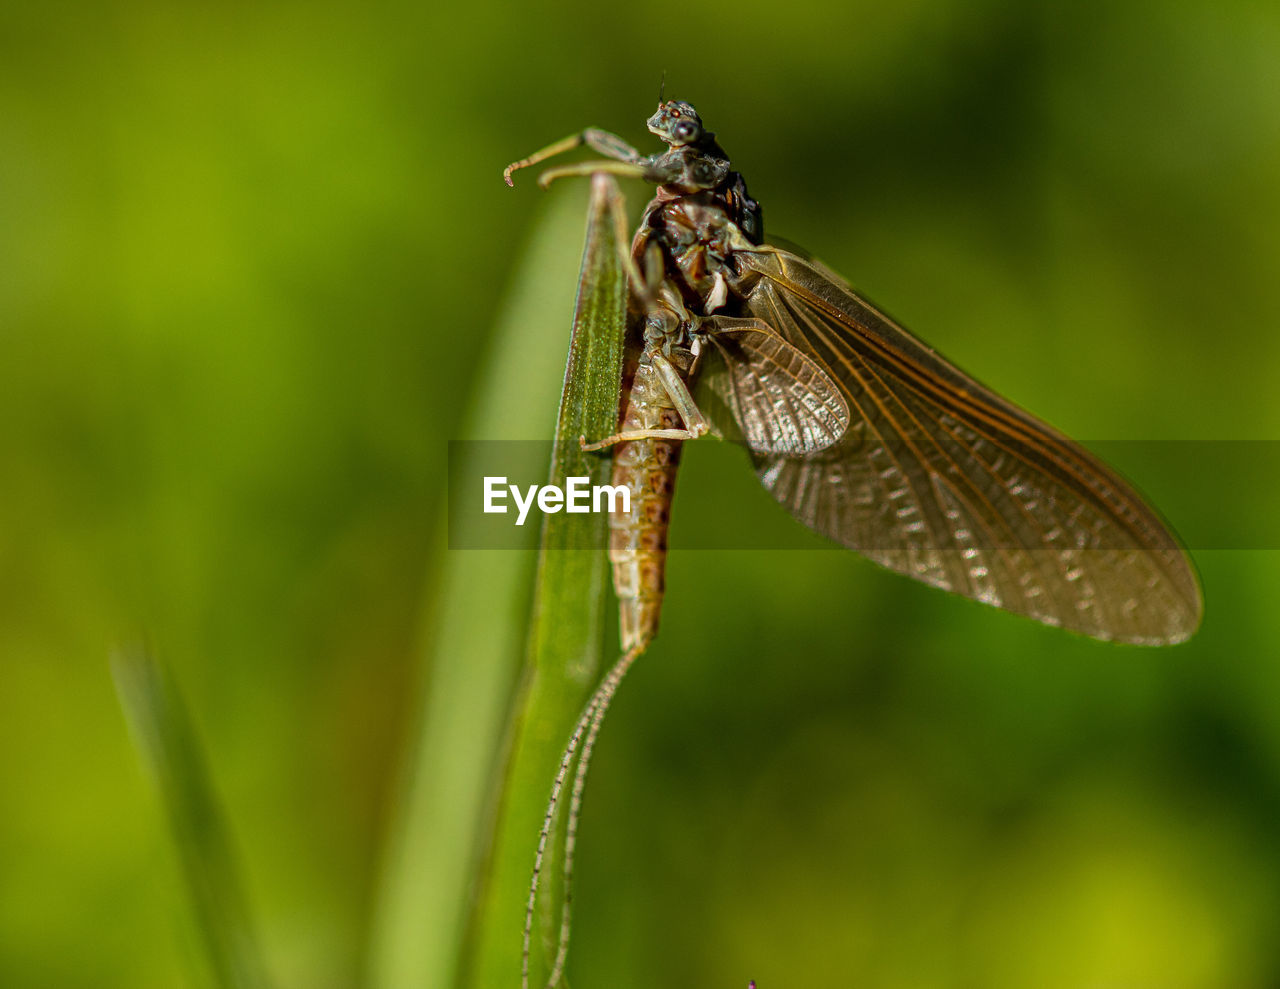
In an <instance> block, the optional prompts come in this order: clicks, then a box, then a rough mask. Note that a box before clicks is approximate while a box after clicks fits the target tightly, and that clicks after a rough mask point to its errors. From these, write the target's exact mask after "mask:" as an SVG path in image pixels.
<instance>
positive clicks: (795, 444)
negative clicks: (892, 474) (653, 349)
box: [698, 317, 849, 457]
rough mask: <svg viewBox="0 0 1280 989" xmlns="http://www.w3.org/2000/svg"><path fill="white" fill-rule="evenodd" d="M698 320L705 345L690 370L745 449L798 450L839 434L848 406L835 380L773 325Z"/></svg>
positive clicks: (845, 422)
mask: <svg viewBox="0 0 1280 989" xmlns="http://www.w3.org/2000/svg"><path fill="white" fill-rule="evenodd" d="M702 328H703V331H704V333H705V334H706V339H707V340H708V341H709V343H710V345H711V348H710V352H709V353H708V354H707V355H706V358H705V360H704V363H703V368H702V370H701V372H700V374H699V378H698V387H699V390H700V394H703V395H705V393H706V391H710V392H712V393H713V394H714V395H715V396H716V397H717V398H718V399H719V400H720V402H721V403H723V404H724V405H725V407H726V408H727V409H728V411H729V414H730V415H731V416H732V418H733V420H734V422H735V423H736V424H737V427H738V431H739V432H740V433H741V436H742V439H743V441H744V442H745V443H746V445H747V446H748V447H749V448H750V449H751V450H752V452H754V453H778V454H784V455H786V456H792V457H795V456H801V455H803V454H809V453H815V452H817V451H819V450H824V449H826V448H827V447H830V446H832V445H833V444H835V443H836V442H837V441H838V440H839V439H840V437H841V436H843V435H844V433H845V430H846V429H847V428H848V426H849V406H848V403H846V402H845V400H844V396H843V395H842V394H841V392H840V387H839V385H837V384H836V383H835V382H834V381H833V380H831V377H830V376H829V375H828V374H827V373H826V372H825V371H824V370H823V369H822V368H821V367H819V366H818V364H817V363H816V362H815V361H814V360H813V358H811V357H809V356H808V355H806V354H805V353H804V352H803V351H801V350H800V349H798V348H797V347H795V346H794V345H793V344H791V343H788V342H787V340H785V339H784V338H783V337H782V336H780V335H779V334H778V331H777V330H775V329H774V328H773V327H771V326H768V325H767V324H765V323H762V322H760V321H759V320H755V319H726V318H724V317H712V318H710V319H707V320H705V321H704V322H703V327H702ZM706 411H708V412H710V411H711V410H710V409H709V408H708V409H707V410H706Z"/></svg>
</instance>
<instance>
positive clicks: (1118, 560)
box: [737, 250, 1202, 645]
mask: <svg viewBox="0 0 1280 989" xmlns="http://www.w3.org/2000/svg"><path fill="white" fill-rule="evenodd" d="M737 257H738V258H740V259H741V261H742V263H743V264H744V265H745V266H747V267H750V268H753V269H755V270H756V271H758V272H759V273H760V275H761V278H760V280H759V281H758V282H757V283H756V285H755V286H754V287H753V288H752V290H751V291H750V293H749V295H748V297H747V308H748V310H749V311H750V313H751V315H752V316H754V317H756V318H758V319H760V320H762V321H764V322H766V323H768V324H769V325H770V326H772V327H773V328H775V329H776V330H777V332H778V333H779V334H780V335H781V336H782V337H784V338H785V339H786V340H787V341H788V342H790V343H792V344H793V345H795V346H796V347H797V348H798V349H799V350H801V351H802V352H804V353H806V354H808V355H809V356H811V357H812V358H813V359H814V360H816V361H817V362H818V363H819V364H820V365H821V366H822V367H823V368H824V369H826V370H827V372H828V373H829V374H830V376H831V377H832V378H833V379H834V380H835V381H836V382H838V384H839V386H840V388H841V390H842V391H843V392H844V395H845V398H846V400H847V402H848V405H849V409H850V412H851V420H852V421H851V423H850V425H849V427H848V429H847V430H846V432H845V434H844V436H843V437H842V438H841V440H840V442H839V443H837V444H836V445H835V446H833V447H830V448H829V449H827V450H825V451H822V452H819V453H813V454H809V455H806V456H786V455H777V454H769V455H757V457H756V466H757V470H758V473H759V475H760V479H761V481H762V482H763V483H764V485H765V486H766V487H767V488H768V489H769V490H770V491H771V492H772V493H773V495H774V497H776V498H777V499H778V501H780V502H781V503H782V504H783V505H785V506H786V507H787V509H788V510H789V511H790V512H791V513H792V514H793V515H795V516H796V518H798V519H799V520H800V521H802V522H804V523H805V524H806V525H808V526H810V527H811V528H813V529H815V530H817V531H818V532H820V533H823V534H824V535H826V536H829V537H830V538H832V539H834V540H836V541H837V542H839V543H842V544H843V545H845V546H848V547H850V548H852V549H856V550H858V551H860V552H862V553H864V554H865V555H867V556H868V557H870V558H871V559H873V560H875V561H876V562H877V563H880V564H882V565H884V566H886V567H889V568H890V569H892V570H896V571H898V572H900V573H904V574H906V575H908V576H910V577H913V578H915V579H917V580H921V581H924V582H925V583H928V584H932V585H934V586H936V587H941V588H943V589H945V590H949V591H954V592H956V593H958V594H963V595H965V596H966V597H970V598H973V599H975V600H978V601H982V602H985V603H987V604H990V605H994V606H996V607H999V608H1005V609H1007V610H1009V611H1014V612H1018V613H1020V614H1024V615H1027V616H1029V617H1031V618H1034V619H1036V620H1038V621H1041V622H1045V623H1046V624H1050V625H1061V626H1064V627H1066V628H1069V629H1073V630H1075V631H1077V632H1082V633H1084V634H1086V635H1090V636H1093V637H1095V638H1099V639H1115V640H1119V641H1122V642H1131V643H1140V644H1151V645H1155V644H1162V643H1171V642H1180V641H1182V640H1183V639H1186V638H1187V637H1189V636H1190V635H1191V634H1192V633H1193V632H1194V631H1195V630H1196V628H1197V626H1198V625H1199V623H1200V615H1201V610H1202V604H1201V597H1200V588H1199V585H1198V583H1197V580H1196V577H1195V573H1194V571H1193V569H1192V567H1191V563H1190V561H1189V560H1188V559H1187V556H1186V554H1185V552H1184V551H1183V550H1182V548H1181V547H1180V546H1179V544H1178V541H1177V538H1176V537H1175V536H1174V535H1173V533H1172V532H1171V531H1170V530H1169V528H1168V526H1166V525H1165V523H1164V522H1163V521H1161V519H1160V518H1159V516H1157V515H1156V513H1155V512H1154V511H1153V510H1152V509H1151V508H1150V507H1149V506H1148V505H1147V504H1146V502H1145V501H1144V500H1143V499H1142V497H1141V496H1140V495H1139V494H1138V493H1137V492H1136V491H1134V489H1133V488H1132V487H1131V486H1130V485H1129V484H1128V483H1127V482H1125V481H1124V480H1122V479H1121V478H1120V477H1119V476H1118V475H1117V474H1116V473H1115V472H1114V471H1112V470H1111V469H1110V468H1109V467H1107V466H1106V465H1105V464H1104V463H1102V461H1100V460H1099V459H1098V458H1097V457H1095V456H1093V455H1092V454H1091V453H1089V452H1088V451H1087V450H1085V449H1084V448H1083V447H1081V446H1080V445H1079V444H1077V443H1075V442H1073V441H1072V440H1070V439H1068V438H1067V437H1065V436H1063V435H1062V434H1061V433H1059V432H1058V431H1057V430H1055V429H1053V428H1052V427H1050V426H1048V425H1046V424H1045V423H1043V422H1041V421H1040V420H1038V419H1036V418H1035V417H1034V416H1032V415H1030V414H1029V413H1027V412H1025V411H1023V410H1022V409H1019V408H1018V407H1017V406H1015V405H1013V404H1012V403H1010V402H1008V401H1006V400H1005V399H1003V398H1001V397H1000V396H998V395H996V394H995V393H994V392H992V391H990V390H989V389H987V388H985V387H983V386H982V385H980V384H978V383H977V382H976V381H974V380H973V379H972V378H970V377H968V376H967V375H966V374H964V373H963V372H962V371H960V370H959V369H958V368H956V367H954V366H953V365H951V364H949V363H948V362H947V361H946V360H944V359H943V358H942V357H940V356H939V355H938V354H936V353H934V352H933V351H932V350H930V349H929V348H928V347H926V346H925V345H924V344H922V343H921V342H920V341H919V340H917V339H916V338H915V337H913V336H912V335H911V334H910V333H908V332H907V331H906V330H905V329H903V328H902V327H901V326H899V325H898V324H896V323H895V322H893V320H891V319H890V318H889V317H888V316H886V315H885V314H883V313H881V312H880V311H879V310H877V309H876V308H875V307H874V306H872V305H871V304H870V303H869V302H867V301H866V300H864V299H862V298H860V297H858V296H857V295H856V294H854V293H853V292H852V290H850V289H848V288H847V287H846V286H844V285H843V284H842V283H840V282H839V281H838V279H835V278H834V277H833V276H830V274H829V273H828V272H827V271H826V270H825V269H823V268H822V267H821V266H820V265H818V264H817V263H816V262H809V261H806V260H804V259H802V258H800V257H799V256H797V255H795V254H792V253H790V252H788V251H783V250H776V251H773V250H770V251H764V252H760V253H749V252H745V251H744V252H740V253H739V254H738V255H737Z"/></svg>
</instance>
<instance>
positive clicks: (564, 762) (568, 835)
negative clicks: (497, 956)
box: [520, 643, 645, 989]
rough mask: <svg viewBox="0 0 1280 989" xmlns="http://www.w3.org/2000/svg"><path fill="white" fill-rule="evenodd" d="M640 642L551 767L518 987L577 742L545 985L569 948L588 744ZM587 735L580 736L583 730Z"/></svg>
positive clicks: (555, 978)
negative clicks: (555, 935)
mask: <svg viewBox="0 0 1280 989" xmlns="http://www.w3.org/2000/svg"><path fill="white" fill-rule="evenodd" d="M644 645H645V644H643V643H642V644H639V645H635V646H632V647H631V648H630V649H628V650H627V651H626V652H625V653H623V654H622V656H621V658H619V659H618V661H617V662H616V663H614V664H613V668H612V669H611V670H610V671H609V673H608V675H607V676H606V677H605V678H604V679H603V680H602V681H600V686H599V687H597V688H596V691H595V693H594V694H592V695H591V699H590V700H589V701H587V705H586V707H584V708H583V709H582V714H581V715H580V716H579V717H578V722H577V724H576V725H574V728H573V734H572V735H570V736H569V744H568V745H566V746H565V749H564V753H563V754H562V755H561V756H560V767H559V768H558V769H557V770H556V778H555V782H554V783H552V785H551V797H550V799H549V800H548V801H547V812H546V814H545V815H544V816H543V819H542V830H541V831H540V832H539V834H538V851H537V854H536V855H535V856H534V859H533V878H532V879H531V880H530V882H529V899H528V901H527V902H526V903H525V910H524V951H523V954H522V958H521V965H520V985H521V989H529V954H530V944H531V942H532V938H533V913H534V906H535V904H536V902H537V898H538V881H539V879H540V878H541V874H542V860H543V857H544V855H545V853H546V848H547V840H548V838H549V837H550V835H551V831H552V827H553V824H554V821H555V815H556V808H557V806H558V805H559V803H560V793H561V791H562V790H563V789H564V781H565V778H566V777H567V776H568V775H569V768H570V767H571V766H572V765H573V760H574V755H575V754H576V753H577V751H578V745H579V744H581V745H582V754H581V755H580V756H579V757H578V768H577V770H576V771H575V773H574V776H573V789H572V790H571V791H570V798H569V820H568V822H567V823H566V825H565V839H564V904H563V906H562V908H561V914H560V939H559V947H558V948H557V950H556V958H555V963H554V964H553V965H552V969H551V976H550V978H549V979H548V980H547V989H553V987H554V986H556V985H557V984H558V983H559V981H560V977H561V976H562V975H563V974H564V962H565V958H566V956H567V955H568V951H569V929H570V925H571V918H570V914H571V908H572V903H573V850H574V844H575V843H576V841H577V836H578V815H579V813H580V812H581V810H582V793H583V790H584V789H585V788H586V784H587V768H588V766H589V765H590V763H591V750H592V749H593V748H594V747H595V741H596V736H597V735H598V734H599V733H600V725H601V724H603V722H604V716H605V713H606V712H607V711H608V710H609V703H610V702H611V701H612V700H613V695H614V694H615V693H617V690H618V685H619V684H620V683H622V678H623V677H624V676H626V675H627V670H629V669H630V668H631V664H632V663H634V662H635V660H636V657H637V656H639V655H640V653H641V652H642V651H643V650H644ZM584 734H585V735H586V739H585V741H584V739H583V735H584Z"/></svg>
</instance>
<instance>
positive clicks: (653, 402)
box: [609, 357, 683, 652]
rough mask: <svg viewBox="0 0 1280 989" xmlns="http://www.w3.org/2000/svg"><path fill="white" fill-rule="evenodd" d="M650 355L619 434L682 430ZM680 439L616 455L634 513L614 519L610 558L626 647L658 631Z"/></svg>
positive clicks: (632, 444)
mask: <svg viewBox="0 0 1280 989" xmlns="http://www.w3.org/2000/svg"><path fill="white" fill-rule="evenodd" d="M670 401H671V400H670V399H669V398H668V397H667V392H666V389H665V388H664V387H663V385H662V382H661V381H660V380H659V379H658V376H657V373H656V372H655V371H654V370H653V366H652V365H651V364H650V363H649V361H648V360H646V359H645V358H644V357H641V358H640V360H639V363H638V364H637V365H636V371H635V375H634V377H633V378H632V382H631V389H630V391H629V392H628V393H627V399H626V404H625V406H624V407H623V411H622V422H621V424H620V426H619V432H626V431H629V430H639V429H679V428H681V427H682V426H683V423H682V422H681V421H680V415H679V413H677V412H676V410H675V409H674V408H672V407H671V404H670ZM681 442H682V441H680V440H655V439H644V440H628V441H624V442H621V443H619V444H618V445H617V446H616V447H615V448H614V451H613V483H614V485H616V486H625V487H626V488H627V489H628V490H629V491H630V492H631V495H630V499H631V504H630V511H629V512H626V513H623V512H615V513H613V514H612V515H611V516H610V517H609V560H610V562H611V563H612V564H613V587H614V590H615V592H616V593H617V595H618V618H619V624H620V626H621V638H622V649H623V651H624V652H625V651H628V650H630V649H632V648H635V647H639V648H642V649H643V648H644V647H645V646H646V645H648V644H649V643H650V642H651V641H653V637H654V636H655V635H657V633H658V616H659V614H660V612H661V610H662V592H663V587H664V585H665V579H664V572H665V569H666V562H667V526H668V524H669V522H670V519H671V497H672V495H673V494H674V492H675V486H676V470H677V469H678V468H679V466H680V447H681Z"/></svg>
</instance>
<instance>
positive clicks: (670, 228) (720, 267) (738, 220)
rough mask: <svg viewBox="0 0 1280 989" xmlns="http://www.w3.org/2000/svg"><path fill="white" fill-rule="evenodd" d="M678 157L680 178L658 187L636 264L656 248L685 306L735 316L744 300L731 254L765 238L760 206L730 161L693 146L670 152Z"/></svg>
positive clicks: (642, 231) (701, 312) (643, 228)
mask: <svg viewBox="0 0 1280 989" xmlns="http://www.w3.org/2000/svg"><path fill="white" fill-rule="evenodd" d="M677 155H678V156H679V158H678V161H679V162H680V164H681V166H682V167H683V174H682V176H681V180H680V181H678V182H674V183H667V184H663V185H662V186H660V187H659V188H658V192H657V194H656V195H655V196H654V198H653V200H652V201H651V202H650V203H649V206H648V208H647V209H646V210H645V215H644V220H643V221H642V223H641V229H640V235H639V237H638V238H637V243H636V257H637V260H639V259H640V258H642V256H643V254H644V251H645V249H646V248H647V247H648V245H649V244H651V243H652V244H656V245H657V246H658V247H659V249H660V250H661V253H662V256H663V260H664V264H665V269H666V270H665V272H664V276H665V278H667V279H668V280H669V281H670V282H671V283H673V284H674V286H675V287H676V288H678V289H679V292H680V295H681V296H682V298H683V301H684V303H685V305H687V306H689V308H690V309H691V310H692V311H693V312H694V313H696V314H697V315H700V316H709V315H711V314H712V312H716V311H719V312H731V311H732V310H734V309H736V308H737V306H736V302H737V301H738V299H739V298H740V297H741V292H740V291H739V289H740V288H741V286H740V279H739V273H738V270H737V268H736V266H735V265H734V263H733V253H734V250H735V249H737V248H741V247H742V246H744V245H747V244H759V243H760V242H761V240H762V239H763V235H764V224H763V220H762V217H761V211H760V205H759V204H758V203H757V202H756V201H755V200H754V199H752V198H751V196H750V195H749V194H748V193H747V186H746V183H745V182H744V181H743V179H742V176H741V175H739V174H738V173H737V172H734V171H731V170H730V169H729V162H728V161H727V160H725V159H721V158H714V157H710V156H708V155H705V154H702V153H699V152H697V151H694V150H693V149H690V148H685V149H679V150H678V151H673V152H669V153H668V156H669V157H675V156H677Z"/></svg>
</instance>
